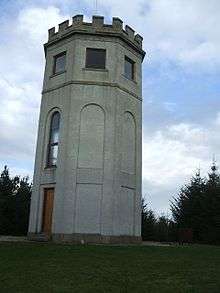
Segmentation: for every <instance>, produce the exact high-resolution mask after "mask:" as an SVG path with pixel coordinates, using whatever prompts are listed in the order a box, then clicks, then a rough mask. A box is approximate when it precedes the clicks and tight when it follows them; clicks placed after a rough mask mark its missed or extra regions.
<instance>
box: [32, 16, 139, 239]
mask: <svg viewBox="0 0 220 293" xmlns="http://www.w3.org/2000/svg"><path fill="white" fill-rule="evenodd" d="M44 48H45V56H46V67H45V74H44V84H43V92H42V101H41V110H40V119H39V128H38V140H37V149H36V159H35V171H34V182H33V193H32V200H31V212H30V223H29V233H28V237H29V239H32V240H49V239H52V240H54V241H70V242H81V243H86V242H95V243H121V242H139V241H140V240H141V138H142V134H141V131H142V126H141V124H142V117H141V112H142V61H143V58H144V55H145V52H144V51H143V50H142V37H141V36H140V35H138V34H135V32H134V30H133V29H132V28H130V27H129V26H125V29H123V23H122V21H121V20H120V19H119V18H113V21H112V24H104V18H103V17H101V16H93V18H92V23H87V22H83V16H82V15H76V16H74V17H73V20H72V24H71V25H69V21H68V20H67V21H64V22H63V23H61V24H59V29H58V31H57V32H56V31H55V28H52V29H50V30H49V39H48V42H47V43H46V44H45V45H44Z"/></svg>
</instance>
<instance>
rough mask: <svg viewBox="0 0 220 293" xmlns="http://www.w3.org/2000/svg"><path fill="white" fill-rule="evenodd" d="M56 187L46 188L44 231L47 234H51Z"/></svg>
mask: <svg viewBox="0 0 220 293" xmlns="http://www.w3.org/2000/svg"><path fill="white" fill-rule="evenodd" d="M53 201H54V188H48V189H45V190H44V205H43V222H42V232H43V233H45V234H46V235H47V236H50V235H51V230H52V216H53Z"/></svg>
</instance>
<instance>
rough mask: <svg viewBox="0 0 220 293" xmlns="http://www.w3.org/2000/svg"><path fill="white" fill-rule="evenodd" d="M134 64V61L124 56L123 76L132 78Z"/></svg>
mask: <svg viewBox="0 0 220 293" xmlns="http://www.w3.org/2000/svg"><path fill="white" fill-rule="evenodd" d="M134 65H135V62H134V61H133V60H131V59H130V58H128V57H127V56H125V77H127V78H128V79H131V80H134Z"/></svg>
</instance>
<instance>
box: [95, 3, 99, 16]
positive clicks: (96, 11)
mask: <svg viewBox="0 0 220 293" xmlns="http://www.w3.org/2000/svg"><path fill="white" fill-rule="evenodd" d="M96 14H98V0H95V15H96Z"/></svg>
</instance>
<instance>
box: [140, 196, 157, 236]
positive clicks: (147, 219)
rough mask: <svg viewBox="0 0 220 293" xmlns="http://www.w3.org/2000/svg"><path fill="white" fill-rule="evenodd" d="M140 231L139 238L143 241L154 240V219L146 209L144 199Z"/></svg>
mask: <svg viewBox="0 0 220 293" xmlns="http://www.w3.org/2000/svg"><path fill="white" fill-rule="evenodd" d="M141 220H142V223H141V224H142V225H141V226H142V231H141V236H142V239H143V240H155V224H156V217H155V215H154V212H153V211H152V210H151V209H149V208H148V206H147V204H146V203H145V201H144V199H142V219H141Z"/></svg>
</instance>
